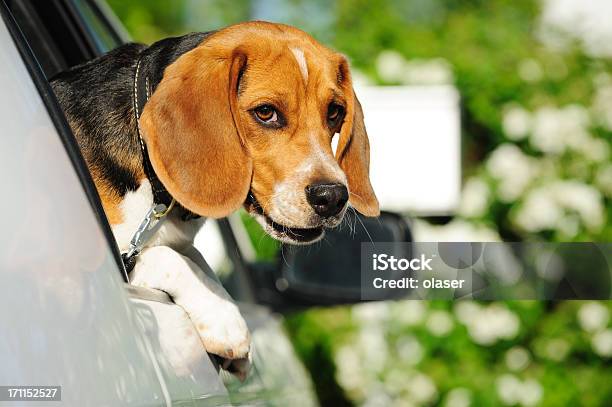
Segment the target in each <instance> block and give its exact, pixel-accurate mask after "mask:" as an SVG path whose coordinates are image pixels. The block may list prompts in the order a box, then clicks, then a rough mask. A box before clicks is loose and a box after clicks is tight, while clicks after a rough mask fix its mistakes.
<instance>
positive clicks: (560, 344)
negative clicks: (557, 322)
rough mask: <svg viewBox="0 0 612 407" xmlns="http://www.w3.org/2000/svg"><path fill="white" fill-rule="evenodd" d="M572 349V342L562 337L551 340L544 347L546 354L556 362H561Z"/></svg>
mask: <svg viewBox="0 0 612 407" xmlns="http://www.w3.org/2000/svg"><path fill="white" fill-rule="evenodd" d="M569 351H570V344H569V343H568V342H567V341H566V340H565V339H561V338H554V339H551V340H549V341H548V342H547V343H546V345H545V347H544V354H545V356H546V357H547V358H548V359H550V360H554V361H556V362H561V361H562V360H563V359H565V357H566V356H567V354H568V353H569Z"/></svg>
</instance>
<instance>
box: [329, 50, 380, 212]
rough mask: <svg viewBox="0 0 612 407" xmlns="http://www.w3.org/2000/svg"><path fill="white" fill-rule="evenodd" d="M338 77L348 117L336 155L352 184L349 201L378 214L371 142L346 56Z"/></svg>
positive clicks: (356, 206) (364, 209) (350, 184)
mask: <svg viewBox="0 0 612 407" xmlns="http://www.w3.org/2000/svg"><path fill="white" fill-rule="evenodd" d="M338 80H339V81H340V82H341V86H343V87H344V88H345V94H346V95H347V106H346V117H345V119H344V123H343V124H342V129H341V130H340V139H339V140H338V148H337V149H336V159H337V160H338V163H339V164H340V168H342V170H343V171H344V173H345V174H346V178H347V180H348V187H349V193H350V195H349V202H350V203H351V205H352V206H353V207H354V208H355V209H356V210H357V211H359V212H360V213H361V214H363V215H366V216H378V215H379V214H380V208H379V205H378V199H377V198H376V195H375V194H374V190H373V189H372V184H371V183H370V175H369V172H370V142H369V140H368V134H367V132H366V129H365V125H364V123H363V111H362V109H361V104H360V103H359V100H357V96H355V91H354V90H353V86H352V83H351V79H350V73H349V70H348V64H347V62H346V60H345V59H344V58H343V59H342V62H341V63H340V70H339V73H338Z"/></svg>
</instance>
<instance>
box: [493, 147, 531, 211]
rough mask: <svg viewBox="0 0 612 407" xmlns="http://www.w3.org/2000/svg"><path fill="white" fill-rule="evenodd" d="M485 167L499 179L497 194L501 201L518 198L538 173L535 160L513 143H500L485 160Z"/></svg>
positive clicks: (510, 200)
mask: <svg viewBox="0 0 612 407" xmlns="http://www.w3.org/2000/svg"><path fill="white" fill-rule="evenodd" d="M486 168H487V170H488V171H489V173H490V174H491V176H493V177H494V178H495V179H497V180H498V181H499V187H498V195H499V198H500V200H502V201H503V202H512V201H515V200H516V199H518V198H519V197H520V196H521V195H522V193H523V191H525V189H526V188H527V186H528V185H529V184H530V183H531V181H532V180H533V179H534V178H535V177H536V176H537V174H538V166H537V163H536V161H535V160H534V159H533V158H531V157H529V156H527V155H525V154H524V153H523V152H522V151H521V149H520V148H518V147H517V146H515V145H514V144H502V145H500V146H499V147H497V149H495V151H493V153H491V156H490V157H489V159H488V160H487V164H486Z"/></svg>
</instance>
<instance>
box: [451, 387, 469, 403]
mask: <svg viewBox="0 0 612 407" xmlns="http://www.w3.org/2000/svg"><path fill="white" fill-rule="evenodd" d="M471 403H472V394H471V392H470V390H469V389H465V388H462V387H458V388H456V389H453V390H451V391H449V392H448V394H447V395H446V399H445V401H444V407H469V405H470V404H471Z"/></svg>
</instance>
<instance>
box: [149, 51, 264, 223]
mask: <svg viewBox="0 0 612 407" xmlns="http://www.w3.org/2000/svg"><path fill="white" fill-rule="evenodd" d="M246 59H247V57H246V54H245V53H243V52H240V51H238V50H235V51H233V52H231V53H225V54H221V53H220V51H219V50H215V48H214V47H212V46H207V45H206V44H204V45H200V46H198V47H196V48H194V49H193V50H191V51H189V52H187V53H185V54H184V55H182V56H181V57H180V58H178V59H177V60H176V61H175V62H174V63H172V64H170V65H169V66H168V67H167V68H166V70H165V72H164V76H163V79H162V80H161V82H160V83H159V85H158V87H157V89H156V90H155V92H154V93H153V95H152V97H151V99H150V100H149V101H148V102H147V104H146V105H145V108H144V111H143V114H142V116H141V120H140V126H141V127H140V128H141V131H142V135H143V138H144V140H145V142H146V144H147V147H148V150H149V158H150V160H151V163H152V165H153V169H154V170H155V172H156V174H157V176H158V177H159V179H160V180H161V182H162V183H163V184H164V186H165V187H166V188H167V189H168V192H170V194H171V195H172V196H173V197H174V198H175V199H176V200H177V201H178V202H179V203H180V204H181V205H182V206H184V207H185V208H187V209H189V210H190V211H192V212H195V213H197V214H199V215H202V216H208V217H223V216H227V215H228V214H230V213H231V212H233V211H234V210H236V209H238V208H239V207H240V205H242V203H243V202H244V200H245V199H246V196H247V194H248V191H249V187H250V183H251V175H252V166H253V164H252V161H251V158H250V156H249V154H248V152H247V150H246V147H245V145H244V142H243V140H242V138H241V130H240V122H239V120H238V112H237V96H238V95H237V93H238V85H239V81H240V76H241V75H242V71H243V69H245V67H246Z"/></svg>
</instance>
